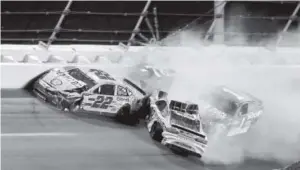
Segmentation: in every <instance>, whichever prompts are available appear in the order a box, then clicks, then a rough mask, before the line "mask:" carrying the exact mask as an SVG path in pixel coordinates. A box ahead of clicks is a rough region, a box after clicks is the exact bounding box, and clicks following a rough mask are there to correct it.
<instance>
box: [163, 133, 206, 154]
mask: <svg viewBox="0 0 300 170" xmlns="http://www.w3.org/2000/svg"><path fill="white" fill-rule="evenodd" d="M162 135H163V137H164V138H163V140H162V142H161V143H162V144H163V145H166V146H174V147H177V148H180V149H183V150H186V151H188V152H189V153H190V154H193V155H197V156H202V155H203V153H204V151H205V148H206V145H205V144H202V143H200V142H197V141H195V140H194V139H193V138H189V137H184V136H181V135H178V134H173V133H170V132H163V134H162Z"/></svg>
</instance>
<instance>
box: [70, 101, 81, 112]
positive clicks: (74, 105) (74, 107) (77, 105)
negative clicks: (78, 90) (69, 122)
mask: <svg viewBox="0 0 300 170" xmlns="http://www.w3.org/2000/svg"><path fill="white" fill-rule="evenodd" d="M79 108H80V102H74V103H72V104H70V106H69V111H70V112H71V113H76V112H78V110H79Z"/></svg>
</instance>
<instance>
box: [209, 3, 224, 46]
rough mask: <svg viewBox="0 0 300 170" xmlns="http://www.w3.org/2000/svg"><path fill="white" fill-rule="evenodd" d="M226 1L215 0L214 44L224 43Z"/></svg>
mask: <svg viewBox="0 0 300 170" xmlns="http://www.w3.org/2000/svg"><path fill="white" fill-rule="evenodd" d="M225 5H226V0H215V1H214V15H215V16H214V24H212V27H214V29H213V30H214V42H215V43H224V32H225V29H224V8H225Z"/></svg>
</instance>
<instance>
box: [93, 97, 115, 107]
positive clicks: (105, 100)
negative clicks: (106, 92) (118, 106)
mask: <svg viewBox="0 0 300 170" xmlns="http://www.w3.org/2000/svg"><path fill="white" fill-rule="evenodd" d="M112 101H113V98H112V97H110V96H107V97H105V96H98V97H97V98H96V100H95V102H94V103H93V104H92V106H91V107H94V108H101V109H107V108H108V105H109V104H111V102H112Z"/></svg>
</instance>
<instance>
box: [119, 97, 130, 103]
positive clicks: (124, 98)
mask: <svg viewBox="0 0 300 170" xmlns="http://www.w3.org/2000/svg"><path fill="white" fill-rule="evenodd" d="M117 101H122V102H129V98H127V97H117Z"/></svg>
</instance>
